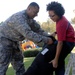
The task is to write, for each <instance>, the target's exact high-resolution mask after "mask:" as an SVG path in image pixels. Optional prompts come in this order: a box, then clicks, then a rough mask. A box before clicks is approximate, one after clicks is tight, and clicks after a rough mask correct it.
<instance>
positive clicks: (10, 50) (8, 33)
mask: <svg viewBox="0 0 75 75" xmlns="http://www.w3.org/2000/svg"><path fill="white" fill-rule="evenodd" d="M35 32H36V33H35ZM46 36H47V34H46V33H45V32H44V31H43V30H42V29H41V28H40V25H39V24H37V23H36V21H34V20H33V19H29V17H28V15H27V14H26V12H25V10H23V11H20V12H18V13H15V14H13V15H12V16H10V17H9V18H8V19H7V20H6V21H5V22H3V23H2V25H1V26H0V75H5V74H6V70H7V68H8V65H9V63H10V62H11V64H12V66H13V68H14V69H15V70H16V75H22V74H23V73H24V72H25V69H24V64H23V55H22V52H21V50H20V49H19V44H18V43H19V41H22V40H24V39H25V38H27V39H29V40H32V41H34V42H36V43H41V42H44V43H47V41H48V37H46Z"/></svg>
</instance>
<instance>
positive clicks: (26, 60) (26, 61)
mask: <svg viewBox="0 0 75 75" xmlns="http://www.w3.org/2000/svg"><path fill="white" fill-rule="evenodd" d="M34 58H35V57H29V58H24V66H25V68H26V69H27V68H28V67H29V66H30V64H31V63H32V61H33V60H34ZM14 72H15V71H14V69H13V68H12V66H11V64H10V65H9V68H8V70H7V73H6V75H14Z"/></svg>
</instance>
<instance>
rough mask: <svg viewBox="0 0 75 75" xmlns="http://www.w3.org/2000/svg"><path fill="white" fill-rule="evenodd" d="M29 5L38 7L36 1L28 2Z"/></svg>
mask: <svg viewBox="0 0 75 75" xmlns="http://www.w3.org/2000/svg"><path fill="white" fill-rule="evenodd" d="M29 6H33V7H35V6H37V7H38V9H39V8H40V7H39V5H38V4H37V3H36V2H31V3H30V4H29Z"/></svg>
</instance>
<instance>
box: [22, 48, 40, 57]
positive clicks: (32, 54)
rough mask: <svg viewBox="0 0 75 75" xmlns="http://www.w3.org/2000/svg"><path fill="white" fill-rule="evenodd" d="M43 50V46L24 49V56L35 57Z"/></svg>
mask: <svg viewBox="0 0 75 75" xmlns="http://www.w3.org/2000/svg"><path fill="white" fill-rule="evenodd" d="M40 51H41V48H35V49H29V50H25V51H24V53H23V54H24V57H35V56H36V55H37V54H38V53H39V52H40Z"/></svg>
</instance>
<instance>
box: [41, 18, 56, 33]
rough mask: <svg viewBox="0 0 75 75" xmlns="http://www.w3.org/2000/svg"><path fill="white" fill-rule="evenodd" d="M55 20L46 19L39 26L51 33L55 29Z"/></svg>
mask: <svg viewBox="0 0 75 75" xmlns="http://www.w3.org/2000/svg"><path fill="white" fill-rule="evenodd" d="M55 27H56V26H55V22H53V21H52V20H51V19H48V20H47V21H46V22H43V23H42V24H41V28H42V29H44V30H45V31H46V32H49V33H52V32H54V31H56V28H55Z"/></svg>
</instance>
